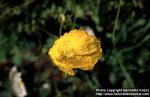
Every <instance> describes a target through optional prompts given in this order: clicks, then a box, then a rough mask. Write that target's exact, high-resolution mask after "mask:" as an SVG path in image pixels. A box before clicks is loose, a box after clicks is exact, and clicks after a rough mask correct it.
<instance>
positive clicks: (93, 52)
mask: <svg viewBox="0 0 150 97" xmlns="http://www.w3.org/2000/svg"><path fill="white" fill-rule="evenodd" d="M100 44H101V43H100V41H99V40H98V39H97V38H96V37H95V36H90V35H88V34H87V33H86V32H85V31H83V30H76V29H75V30H71V31H70V32H69V33H65V34H64V35H63V36H61V37H60V38H59V39H57V40H56V41H55V43H54V45H53V47H52V48H50V50H49V52H48V53H49V55H50V57H51V59H52V61H53V62H54V64H55V65H56V66H58V68H59V69H61V70H62V71H64V72H65V73H67V74H69V75H74V74H75V72H74V71H73V69H75V68H80V69H82V70H91V69H93V68H94V66H95V64H96V63H97V61H98V60H99V59H100V58H101V56H102V49H101V45H100Z"/></svg>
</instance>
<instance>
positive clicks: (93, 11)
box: [0, 0, 150, 97]
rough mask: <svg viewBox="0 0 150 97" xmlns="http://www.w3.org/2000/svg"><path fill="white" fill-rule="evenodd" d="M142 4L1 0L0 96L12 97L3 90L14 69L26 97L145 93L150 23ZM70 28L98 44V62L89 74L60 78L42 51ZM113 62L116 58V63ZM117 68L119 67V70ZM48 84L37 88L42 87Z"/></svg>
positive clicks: (136, 0)
mask: <svg viewBox="0 0 150 97" xmlns="http://www.w3.org/2000/svg"><path fill="white" fill-rule="evenodd" d="M147 3H148V1H146V0H130V1H127V0H120V6H121V9H120V14H119V17H118V21H117V23H116V29H115V41H114V42H115V46H116V49H117V52H116V51H115V49H114V46H113V37H114V36H113V28H114V25H115V18H116V14H117V10H118V7H119V2H118V1H117V0H19V1H17V0H10V1H9V0H1V1H0V97H1V96H2V97H13V96H12V94H11V91H10V90H7V89H5V88H3V86H6V84H5V83H4V82H5V81H8V76H7V75H8V73H9V71H10V69H11V67H12V66H14V65H16V66H18V68H19V69H20V71H21V72H22V73H23V76H22V78H23V80H24V83H25V84H26V87H27V90H28V97H33V96H34V97H49V96H51V97H77V96H78V97H93V95H94V96H95V89H96V88H131V85H130V84H129V82H128V79H127V78H126V76H125V74H124V71H123V70H122V68H124V70H125V71H126V73H127V76H128V77H129V79H130V82H131V83H132V88H149V81H150V80H148V79H147V78H148V74H149V73H150V66H149V62H148V61H149V56H150V52H149V48H150V46H149V43H150V34H149V31H150V18H149V10H148V7H149V5H147ZM60 15H64V16H65V21H64V22H63V25H62V34H64V32H68V31H69V30H71V29H73V28H74V27H87V26H88V27H90V28H92V29H93V30H94V32H95V35H96V37H97V38H99V39H100V40H101V45H102V49H103V58H102V59H101V60H100V61H99V62H98V63H97V65H96V67H95V68H94V70H92V71H80V70H77V71H76V72H77V76H75V77H68V76H67V77H66V78H64V76H63V75H62V73H61V72H60V71H59V70H58V69H57V68H55V67H54V65H52V60H50V58H49V57H48V54H47V53H48V50H49V48H50V47H51V46H52V45H53V43H54V41H55V40H56V39H57V38H58V37H59V29H60V24H61V23H60V22H61V21H60V20H59V17H60ZM118 57H119V58H118ZM118 59H119V60H120V63H121V64H122V66H123V67H122V66H120V63H119V60H118ZM45 83H46V85H49V87H48V88H46V89H45V88H43V85H45Z"/></svg>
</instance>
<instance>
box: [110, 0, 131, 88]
mask: <svg viewBox="0 0 150 97" xmlns="http://www.w3.org/2000/svg"><path fill="white" fill-rule="evenodd" d="M120 3H121V0H119V6H118V10H117V14H116V19H115V23H114V28H113V35H112V43H113V47H114V51H115V53H116V58H117V61H118V63H119V65H120V68H121V71H122V73H123V74H124V77H125V78H126V80H127V82H128V84H129V86H130V87H131V88H133V87H134V85H133V83H132V80H131V78H130V75H129V74H128V73H127V71H126V69H125V67H124V65H123V64H122V62H121V59H120V54H119V53H118V51H117V47H116V44H115V43H116V42H115V41H116V40H115V39H116V37H115V34H116V33H115V30H116V27H117V23H118V17H119V14H120V9H121V4H120Z"/></svg>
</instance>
